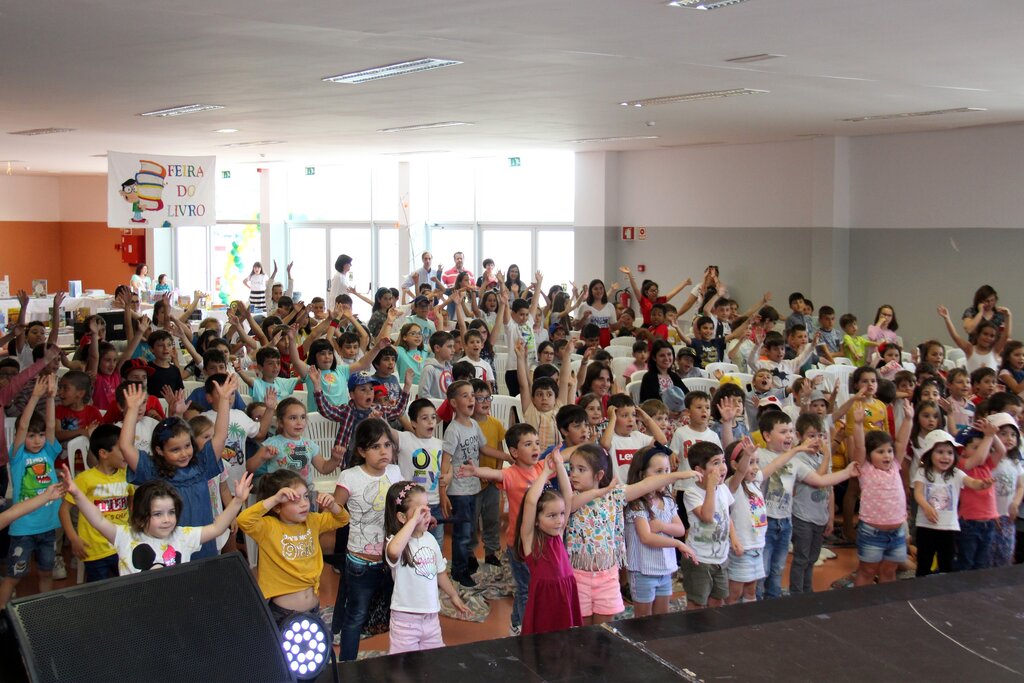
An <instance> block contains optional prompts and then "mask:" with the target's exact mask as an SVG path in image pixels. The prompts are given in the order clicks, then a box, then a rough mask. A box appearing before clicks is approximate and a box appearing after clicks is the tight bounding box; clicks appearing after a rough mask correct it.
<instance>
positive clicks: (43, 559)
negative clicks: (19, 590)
mask: <svg viewBox="0 0 1024 683" xmlns="http://www.w3.org/2000/svg"><path fill="white" fill-rule="evenodd" d="M56 541H57V532H56V530H52V531H47V532H46V533H42V534H32V535H31V536H11V549H10V551H9V552H8V553H7V576H9V577H10V578H12V579H20V578H21V577H23V576H25V575H26V574H28V568H29V563H30V561H31V559H32V553H33V552H34V553H35V555H36V566H37V567H38V568H39V571H41V572H50V571H53V560H54V557H55V553H54V550H53V546H54V543H56Z"/></svg>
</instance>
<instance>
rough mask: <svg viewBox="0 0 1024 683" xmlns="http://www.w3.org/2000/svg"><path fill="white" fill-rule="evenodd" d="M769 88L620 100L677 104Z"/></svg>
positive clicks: (633, 104)
mask: <svg viewBox="0 0 1024 683" xmlns="http://www.w3.org/2000/svg"><path fill="white" fill-rule="evenodd" d="M767 92H768V91H767V90H752V89H750V88H734V89H732V90H709V91H707V92H691V93H687V94H685V95H666V96H665V97H648V98H647V99H644V100H629V101H627V102H619V104H620V105H622V106H623V107H651V106H654V105H657V104H675V103H676V102H695V101H697V100H715V99H718V98H721V97H736V96H738V95H760V94H762V93H767Z"/></svg>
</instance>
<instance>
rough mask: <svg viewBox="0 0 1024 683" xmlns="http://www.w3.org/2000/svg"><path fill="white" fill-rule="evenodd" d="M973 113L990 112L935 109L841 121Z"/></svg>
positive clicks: (966, 109) (852, 121) (974, 109)
mask: <svg viewBox="0 0 1024 683" xmlns="http://www.w3.org/2000/svg"><path fill="white" fill-rule="evenodd" d="M972 111H988V109H986V108H985V107H957V108H956V109H934V110H932V111H912V112H906V113H903V114H874V115H871V116H855V117H853V118H849V119H839V120H840V121H845V122H847V123H858V122H860V121H885V120H888V119H909V118H913V117H915V116H938V115H940V114H964V113H967V112H972Z"/></svg>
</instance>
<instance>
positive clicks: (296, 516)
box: [238, 470, 349, 624]
mask: <svg viewBox="0 0 1024 683" xmlns="http://www.w3.org/2000/svg"><path fill="white" fill-rule="evenodd" d="M256 495H257V496H258V497H259V498H260V500H259V502H257V503H256V504H255V505H251V506H249V507H248V508H246V509H245V510H244V511H243V512H242V513H241V514H240V515H238V528H239V529H241V530H242V531H244V532H245V533H246V534H248V535H249V536H250V537H251V538H252V539H253V540H254V541H256V544H257V545H258V546H259V549H260V564H259V570H258V572H259V574H258V580H259V584H260V590H261V591H263V597H264V598H266V599H267V602H268V603H269V606H270V612H271V614H273V615H274V619H275V620H276V621H277V623H278V624H282V623H284V621H286V620H287V619H288V618H289V617H290V616H292V615H293V614H296V613H300V612H312V613H313V614H316V613H317V612H319V611H320V575H321V574H322V573H323V569H324V556H323V552H322V551H321V549H320V534H322V533H324V532H327V531H333V530H334V529H338V528H340V527H343V526H345V525H346V524H348V520H349V516H348V512H347V511H346V510H345V508H343V507H342V506H340V505H338V504H337V503H336V502H335V500H334V496H332V495H331V494H329V493H320V494H317V496H316V502H317V507H318V508H319V509H320V512H311V511H310V504H309V495H308V493H307V490H306V482H305V480H303V478H302V477H300V476H299V475H298V474H296V473H295V472H292V471H291V470H277V471H275V472H272V473H271V474H268V475H266V476H264V477H261V478H260V484H259V487H258V488H257V494H256Z"/></svg>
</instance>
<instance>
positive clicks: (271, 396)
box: [136, 374, 277, 491]
mask: <svg viewBox="0 0 1024 683" xmlns="http://www.w3.org/2000/svg"><path fill="white" fill-rule="evenodd" d="M227 380H228V376H227V375H226V374H217V375H210V376H209V377H207V378H206V385H205V387H204V388H205V390H206V395H207V396H209V397H210V401H211V402H212V403H213V405H219V402H220V399H219V398H218V396H219V391H218V389H217V387H218V386H223V385H224V383H225V382H227ZM264 403H265V404H266V406H267V409H266V411H264V413H263V417H262V418H261V419H260V421H259V422H256V421H255V420H253V419H252V418H250V417H249V416H248V415H246V414H245V411H244V410H238V409H237V408H232V409H231V413H230V417H229V418H228V420H229V422H228V436H227V439H226V440H225V441H224V450H223V451H222V452H221V457H222V458H223V459H224V470H225V472H226V473H227V486H228V490H229V491H231V490H233V489H234V487H235V484H237V483H238V480H239V479H241V478H242V477H244V476H245V445H246V441H247V440H248V439H255V440H256V441H263V440H264V439H266V438H267V434H269V433H270V427H271V425H272V424H273V423H274V410H275V409H276V408H277V394H276V392H274V391H273V390H272V389H268V390H267V393H266V397H265V399H264ZM203 417H205V418H207V419H208V420H210V422H213V423H216V422H217V411H216V410H208V411H206V412H205V413H203ZM136 429H137V428H136Z"/></svg>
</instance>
